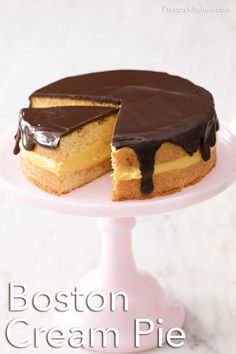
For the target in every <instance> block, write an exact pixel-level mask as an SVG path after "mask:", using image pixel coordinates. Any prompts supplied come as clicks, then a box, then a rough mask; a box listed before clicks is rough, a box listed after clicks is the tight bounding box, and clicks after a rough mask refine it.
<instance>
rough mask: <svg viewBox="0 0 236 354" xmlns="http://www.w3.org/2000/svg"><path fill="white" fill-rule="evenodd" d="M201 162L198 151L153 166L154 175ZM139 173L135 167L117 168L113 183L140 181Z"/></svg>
mask: <svg viewBox="0 0 236 354" xmlns="http://www.w3.org/2000/svg"><path fill="white" fill-rule="evenodd" d="M201 160H202V157H201V153H200V150H198V151H197V152H195V153H194V154H193V155H192V156H189V155H186V156H184V157H181V158H179V159H176V160H174V161H169V162H163V163H159V164H156V165H155V166H154V175H157V174H159V173H163V172H168V171H171V170H180V169H183V168H186V167H189V166H191V165H194V164H195V163H197V162H199V161H201ZM141 177H142V175H141V171H140V169H139V168H137V167H119V168H116V169H115V171H114V173H113V179H114V182H115V183H116V182H118V181H129V180H131V179H141Z"/></svg>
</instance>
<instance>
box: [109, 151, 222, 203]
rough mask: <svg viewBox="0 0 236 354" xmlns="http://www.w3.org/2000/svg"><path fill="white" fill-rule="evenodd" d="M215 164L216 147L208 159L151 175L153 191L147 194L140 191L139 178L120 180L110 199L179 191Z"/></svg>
mask: <svg viewBox="0 0 236 354" xmlns="http://www.w3.org/2000/svg"><path fill="white" fill-rule="evenodd" d="M215 164H216V149H212V152H211V158H210V159H209V160H208V161H203V160H201V161H199V162H197V163H194V164H193V165H191V166H188V167H186V168H181V169H173V170H170V171H167V172H163V173H159V174H156V175H154V176H153V184H154V189H153V192H152V193H150V194H148V195H144V194H142V193H141V179H130V180H120V181H118V182H117V183H116V184H115V188H114V191H113V195H112V200H113V201H122V200H129V199H147V198H153V197H157V196H162V195H167V194H172V193H175V192H179V191H181V190H182V189H183V188H184V187H187V186H190V185H193V184H195V183H197V182H199V181H200V180H201V179H202V178H203V177H204V176H206V175H207V174H208V173H209V172H210V171H211V170H212V168H213V167H214V166H215Z"/></svg>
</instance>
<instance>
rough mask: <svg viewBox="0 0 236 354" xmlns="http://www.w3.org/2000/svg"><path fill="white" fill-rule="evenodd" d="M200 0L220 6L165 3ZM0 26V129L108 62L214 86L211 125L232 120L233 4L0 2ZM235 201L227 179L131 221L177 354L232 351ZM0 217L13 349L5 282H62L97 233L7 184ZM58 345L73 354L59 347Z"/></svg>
mask: <svg viewBox="0 0 236 354" xmlns="http://www.w3.org/2000/svg"><path fill="white" fill-rule="evenodd" d="M200 5H202V6H220V7H230V11H228V12H226V13H224V12H223V13H222V12H218V13H216V12H215V13H211V12H210V13H205V12H193V11H187V12H185V13H181V14H179V13H173V12H170V10H171V9H172V10H173V7H183V8H185V7H186V6H188V7H189V8H192V7H193V6H200ZM163 6H167V7H168V10H167V9H166V8H165V9H163ZM0 28H1V33H0V36H1V37H0V53H1V54H0V78H1V80H0V99H1V104H0V128H1V130H3V129H5V128H8V127H11V126H15V127H16V125H17V119H18V111H19V109H20V108H21V107H25V106H27V105H28V101H27V97H28V96H29V94H30V93H31V92H32V91H34V90H35V89H37V88H39V87H41V86H42V85H44V84H47V83H49V82H51V81H54V80H56V79H59V78H61V77H64V76H68V75H75V74H80V73H86V72H91V71H100V70H108V69H117V68H138V69H152V70H158V71H167V72H169V73H173V74H179V75H181V76H184V77H187V78H189V79H190V80H192V81H194V82H195V83H197V84H199V85H202V86H204V87H206V88H207V89H209V90H210V91H211V92H212V93H213V95H214V97H215V102H216V109H217V112H218V116H219V119H220V122H221V124H222V125H226V126H232V124H233V119H236V118H235V116H236V103H235V98H236V97H235V86H236V85H235V82H236V67H235V62H236V55H235V54H236V52H235V47H236V46H235V37H236V6H235V3H234V1H223V0H221V1H202V2H200V1H197V0H196V1H193V0H190V1H171V0H168V1H155V0H149V1H147V0H146V1H142V0H136V1H132V0H131V1H130V0H126V1H125V0H119V1H113V2H112V1H108V0H107V1H106V0H99V1H97V2H96V1H91V0H87V1H82V0H70V1H66V0H64V1H62V0H57V1H49V0H48V1H44V0H40V1H32V0H31V1H30V0H28V1H27V0H21V1H17V0H15V1H13V0H8V1H3V0H2V1H0ZM0 168H3V167H2V166H0ZM235 203H236V185H234V186H233V187H231V188H230V189H229V190H228V191H226V192H224V193H223V194H222V195H220V196H217V197H216V198H214V199H213V200H210V201H208V202H205V203H203V204H201V205H197V206H194V207H192V208H189V209H186V210H181V211H178V212H173V213H171V214H166V215H163V216H156V217H147V218H143V219H142V218H140V219H139V220H138V223H137V226H136V229H135V231H134V254H135V257H136V261H137V264H138V266H139V267H141V268H144V269H146V270H148V271H150V272H152V273H153V274H155V275H156V276H159V277H161V278H162V279H163V280H164V281H165V283H166V285H167V286H168V287H169V289H170V290H171V291H172V292H173V293H175V295H176V296H177V297H178V298H179V299H180V300H181V301H182V302H184V304H185V305H186V309H187V320H186V326H185V331H186V336H187V340H186V344H185V346H184V347H183V348H182V349H180V350H179V351H178V352H180V353H183V354H184V353H192V352H193V353H204V354H208V353H217V354H218V353H220V354H221V353H227V354H233V353H235V348H236V337H235V327H236V300H235V299H236V260H235V251H236V241H235V236H236V235H235V231H236V221H235V218H236V209H235ZM0 220H1V222H0V240H1V247H0V319H1V321H0V352H1V353H3V354H10V353H15V352H19V350H14V349H13V348H12V347H11V346H10V345H9V344H7V342H6V340H5V338H4V328H5V326H6V324H7V322H8V321H9V320H10V319H12V317H14V316H13V314H10V313H9V312H8V310H7V302H8V297H7V295H8V294H7V284H8V283H9V282H10V281H20V282H26V283H27V284H28V285H29V287H30V292H31V293H32V292H36V291H37V290H48V291H49V290H50V291H52V292H56V291H58V290H66V289H68V288H69V289H70V288H72V287H73V286H75V285H76V284H78V279H79V277H80V275H81V274H83V273H84V272H85V271H87V270H89V269H91V268H92V267H93V266H95V265H96V264H97V262H98V259H99V253H100V238H99V232H98V230H97V229H96V223H95V220H94V219H89V218H82V217H75V216H68V215H58V214H55V213H53V212H49V211H46V210H38V209H35V208H31V207H30V206H29V205H24V204H22V203H21V202H18V201H16V200H15V199H14V197H13V196H11V195H10V194H9V193H8V191H7V190H1V191H0ZM25 315H26V317H27V314H25ZM34 315H35V316H36V317H37V318H36V319H35V321H34V325H41V326H42V325H44V322H46V319H48V320H49V319H50V316H51V313H48V314H43V315H40V316H39V315H37V314H34ZM43 347H44V349H43ZM65 350H66V352H67V353H68V354H69V353H74V352H75V350H72V349H69V347H66V348H64V350H58V352H65ZM175 350H176V349H170V348H167V347H166V348H165V349H163V350H162V352H163V353H170V352H174V351H175ZM34 352H37V353H39V354H41V353H44V354H47V353H51V352H52V353H54V352H55V350H54V351H53V350H50V349H48V348H47V347H45V346H44V345H42V347H41V349H38V350H35V351H34V350H33V349H32V348H31V349H29V350H23V351H22V353H31V354H33V353H34Z"/></svg>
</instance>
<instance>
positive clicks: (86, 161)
mask: <svg viewBox="0 0 236 354" xmlns="http://www.w3.org/2000/svg"><path fill="white" fill-rule="evenodd" d="M110 155H111V147H110V145H108V144H107V142H102V141H98V142H96V143H93V144H91V145H90V146H88V147H87V148H84V149H83V150H80V151H79V153H78V154H77V155H76V154H73V155H72V156H71V157H70V158H67V159H66V161H56V160H54V159H51V158H48V157H46V156H43V155H40V154H37V153H35V152H33V151H27V150H25V149H24V148H23V146H22V144H21V146H20V156H22V157H24V158H27V159H28V160H29V161H30V162H31V163H33V164H34V165H36V166H38V167H40V168H42V169H45V170H47V171H49V172H51V173H53V174H55V175H57V176H58V177H59V176H62V175H63V174H65V173H68V172H74V171H79V170H83V169H86V168H89V167H91V166H93V165H96V164H97V163H99V162H102V161H104V160H105V159H107V158H109V156H110ZM201 160H202V157H201V153H200V150H198V151H197V152H195V153H194V154H193V155H192V156H189V155H185V156H183V157H181V158H178V159H176V160H174V161H169V162H164V163H160V164H156V165H155V167H154V174H155V175H156V174H159V173H163V172H168V171H171V170H178V169H183V168H186V167H189V166H191V165H194V164H196V163H198V162H200V161H201ZM140 178H141V171H140V169H139V168H138V167H132V166H129V167H118V168H116V169H115V170H114V172H113V179H114V182H115V183H117V182H118V181H128V180H132V179H140Z"/></svg>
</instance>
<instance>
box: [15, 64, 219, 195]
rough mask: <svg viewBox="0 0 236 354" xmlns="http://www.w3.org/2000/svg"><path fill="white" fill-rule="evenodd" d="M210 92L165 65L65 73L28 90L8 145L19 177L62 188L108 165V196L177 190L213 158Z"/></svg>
mask: <svg viewBox="0 0 236 354" xmlns="http://www.w3.org/2000/svg"><path fill="white" fill-rule="evenodd" d="M217 130H218V120H217V116H216V112H215V108H214V101H213V97H212V95H211V94H210V93H209V92H208V91H207V90H205V89H204V88H202V87H199V86H196V85H194V84H193V83H191V82H190V81H188V80H186V79H183V78H180V77H178V76H172V75H169V74H166V73H160V72H153V71H139V70H117V71H106V72H98V73H92V74H86V75H79V76H73V77H68V78H65V79H62V80H59V81H56V82H54V83H52V84H49V85H47V86H45V87H43V88H41V89H39V90H37V91H35V92H34V93H33V94H32V95H31V96H30V107H29V108H24V109H22V110H21V112H20V119H19V126H18V132H17V135H16V137H15V139H16V144H15V149H14V153H15V154H17V153H19V155H20V158H21V163H22V170H23V172H24V174H25V175H26V177H27V178H29V179H30V180H31V181H32V182H33V183H34V184H36V185H37V186H39V187H40V188H42V189H44V190H45V191H47V192H51V193H55V194H58V195H60V194H63V193H68V192H70V191H72V190H73V189H75V188H78V187H81V186H83V185H84V184H86V183H88V182H90V181H92V180H94V179H96V178H97V177H99V176H101V175H103V174H104V173H106V172H108V171H110V170H111V169H113V185H114V188H113V196H112V199H113V200H114V201H118V200H126V199H145V198H151V197H155V196H159V195H165V194H170V193H174V192H177V191H180V190H181V189H182V188H184V187H186V186H188V185H191V184H194V183H196V182H198V181H199V180H201V179H202V178H203V177H204V176H205V175H206V174H207V173H208V172H210V170H211V169H212V168H213V167H214V166H215V164H216V131H217Z"/></svg>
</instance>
